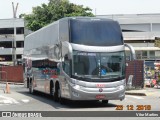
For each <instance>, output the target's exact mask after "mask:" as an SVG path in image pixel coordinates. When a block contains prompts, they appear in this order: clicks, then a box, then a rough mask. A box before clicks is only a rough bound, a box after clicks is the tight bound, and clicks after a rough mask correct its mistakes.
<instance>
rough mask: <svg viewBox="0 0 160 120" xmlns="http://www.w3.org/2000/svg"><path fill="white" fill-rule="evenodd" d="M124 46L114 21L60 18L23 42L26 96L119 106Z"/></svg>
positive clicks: (88, 18) (132, 52) (118, 27)
mask: <svg viewBox="0 0 160 120" xmlns="http://www.w3.org/2000/svg"><path fill="white" fill-rule="evenodd" d="M125 46H128V47H129V49H130V50H131V55H132V58H133V59H134V58H135V57H134V56H135V53H134V49H133V48H132V46H130V45H126V44H124V41H123V36H122V32H121V29H120V26H119V24H118V22H117V21H113V20H110V19H104V18H97V17H69V18H62V19H60V20H58V21H56V22H53V23H52V24H50V25H48V26H46V27H43V28H41V29H40V30H38V31H36V32H33V33H31V34H30V35H28V36H26V38H25V43H24V59H25V63H26V64H25V74H26V78H25V80H26V82H27V83H28V86H29V92H30V93H33V92H34V91H40V92H44V93H47V94H50V95H51V96H53V98H54V100H55V101H60V102H63V101H64V100H65V99H70V100H102V102H103V103H108V100H123V99H124V98H125V87H126V79H125V66H126V65H125Z"/></svg>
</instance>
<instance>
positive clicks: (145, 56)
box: [142, 51, 147, 59]
mask: <svg viewBox="0 0 160 120" xmlns="http://www.w3.org/2000/svg"><path fill="white" fill-rule="evenodd" d="M146 58H147V51H142V59H146Z"/></svg>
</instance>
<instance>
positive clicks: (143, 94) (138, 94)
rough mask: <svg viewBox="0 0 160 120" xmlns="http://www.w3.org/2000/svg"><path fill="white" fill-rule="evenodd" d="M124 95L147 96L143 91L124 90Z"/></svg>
mask: <svg viewBox="0 0 160 120" xmlns="http://www.w3.org/2000/svg"><path fill="white" fill-rule="evenodd" d="M125 94H126V95H136V96H147V95H146V94H145V93H132V92H125Z"/></svg>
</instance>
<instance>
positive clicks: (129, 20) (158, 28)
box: [98, 14, 160, 60]
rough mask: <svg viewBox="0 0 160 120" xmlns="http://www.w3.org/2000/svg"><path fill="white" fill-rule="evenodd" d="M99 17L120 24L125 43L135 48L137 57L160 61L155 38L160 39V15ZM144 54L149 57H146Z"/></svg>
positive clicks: (159, 49)
mask: <svg viewBox="0 0 160 120" xmlns="http://www.w3.org/2000/svg"><path fill="white" fill-rule="evenodd" d="M98 17H103V18H109V19H114V20H116V21H118V22H119V24H120V27H121V29H122V32H123V37H124V40H125V43H129V44H131V45H132V46H133V47H134V48H135V50H136V54H137V56H138V54H139V53H140V54H139V55H141V56H140V57H138V59H144V60H160V54H159V51H160V48H158V47H154V42H155V38H156V37H159V38H160V14H129V15H123V14H120V15H100V16H98ZM137 41H138V42H137ZM142 47H143V49H142ZM153 52H154V53H153ZM143 53H144V54H146V55H147V56H145V57H144V56H143Z"/></svg>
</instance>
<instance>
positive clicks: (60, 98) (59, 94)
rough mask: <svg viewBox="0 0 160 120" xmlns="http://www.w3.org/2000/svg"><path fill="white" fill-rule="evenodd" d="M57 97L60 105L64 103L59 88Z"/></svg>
mask: <svg viewBox="0 0 160 120" xmlns="http://www.w3.org/2000/svg"><path fill="white" fill-rule="evenodd" d="M58 99H59V102H60V103H61V104H62V105H63V104H65V99H64V98H62V96H61V90H60V88H59V89H58Z"/></svg>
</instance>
